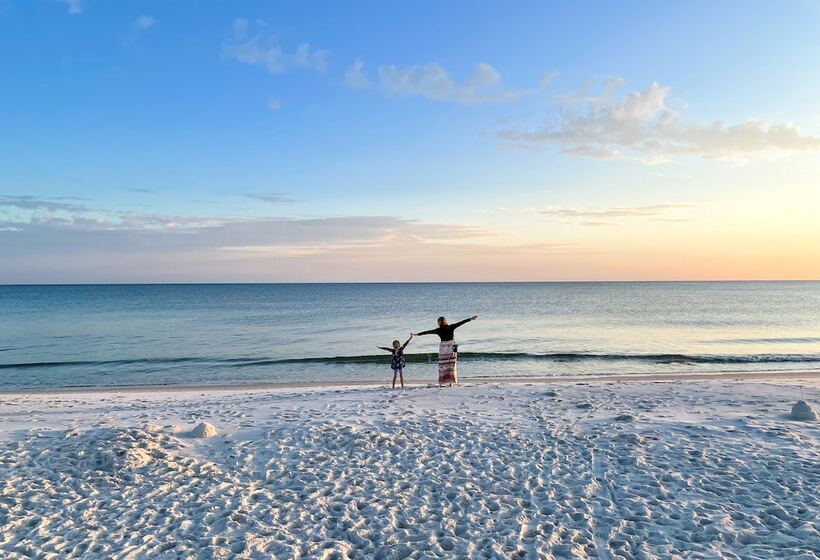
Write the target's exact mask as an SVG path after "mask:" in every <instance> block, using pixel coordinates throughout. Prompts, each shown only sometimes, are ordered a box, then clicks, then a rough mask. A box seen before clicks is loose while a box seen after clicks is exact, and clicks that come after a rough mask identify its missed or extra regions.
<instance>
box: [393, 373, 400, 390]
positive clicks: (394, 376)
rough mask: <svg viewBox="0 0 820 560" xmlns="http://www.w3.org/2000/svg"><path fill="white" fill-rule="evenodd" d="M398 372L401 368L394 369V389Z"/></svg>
mask: <svg viewBox="0 0 820 560" xmlns="http://www.w3.org/2000/svg"><path fill="white" fill-rule="evenodd" d="M398 373H399V370H396V369H394V370H393V388H394V389H395V388H396V374H398Z"/></svg>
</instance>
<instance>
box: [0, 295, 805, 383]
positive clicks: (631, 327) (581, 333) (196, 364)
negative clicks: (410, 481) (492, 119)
mask: <svg viewBox="0 0 820 560" xmlns="http://www.w3.org/2000/svg"><path fill="white" fill-rule="evenodd" d="M472 314H478V315H479V319H478V320H477V321H475V322H473V323H469V324H467V325H465V326H463V327H461V328H460V329H459V330H458V331H457V333H456V339H457V341H458V342H459V347H460V361H459V374H460V378H461V379H462V380H469V379H488V378H493V379H495V378H498V379H502V378H509V377H533V378H536V377H564V376H577V375H589V374H593V375H612V376H617V375H623V374H665V373H682V374H687V373H691V374H695V373H709V372H753V371H790V370H798V371H806V370H816V369H820V282H567V283H441V284H438V283H430V284H209V285H205V284H183V285H82V286H73V285H71V286H69V285H66V286H0V390H5V391H8V390H19V389H47V388H69V387H118V386H122V387H125V386H153V385H242V384H254V383H302V382H325V383H341V382H346V381H366V380H388V378H390V377H391V371H390V369H389V362H390V359H389V354H387V353H386V352H383V351H381V350H378V349H377V348H376V346H377V345H379V346H389V345H390V343H391V341H392V340H393V339H400V340H401V341H402V342H403V341H404V340H405V339H406V338H407V337H408V335H409V333H410V332H411V331H413V332H416V331H421V330H426V329H431V328H434V327H435V326H436V321H435V320H436V317H438V316H439V315H446V316H447V317H448V318H449V319H450V321H451V322H454V321H458V320H460V319H463V318H465V317H467V316H469V315H472ZM437 347H438V338H437V337H435V336H425V337H419V338H416V339H414V340H413V341H412V342H411V343H410V346H409V347H408V349H407V353H408V354H409V356H408V365H407V368H406V370H405V379H406V380H408V381H429V382H435V379H436V365H435V360H436V351H437Z"/></svg>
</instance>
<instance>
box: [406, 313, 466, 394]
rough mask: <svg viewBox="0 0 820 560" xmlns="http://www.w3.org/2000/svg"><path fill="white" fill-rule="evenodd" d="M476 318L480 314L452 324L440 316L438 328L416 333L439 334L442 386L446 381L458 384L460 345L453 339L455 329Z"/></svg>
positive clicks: (417, 334)
mask: <svg viewBox="0 0 820 560" xmlns="http://www.w3.org/2000/svg"><path fill="white" fill-rule="evenodd" d="M476 319H478V315H473V316H472V317H470V318H469V319H464V320H463V321H459V322H458V323H455V324H452V325H451V324H449V323H448V322H447V317H439V318H438V328H437V329H432V330H429V331H423V332H420V333H416V334H415V336H422V335H425V334H437V335H438V336H439V338H440V339H441V342H440V343H439V345H438V384H439V386H440V387H441V386H443V385H444V384H445V383H447V384H449V385H450V386H451V387H452V385H453V383H455V384H458V351H457V349H458V346H457V345H456V343H455V342H454V341H453V334H454V332H455V330H456V329H457V328H459V327H460V326H461V325H463V324H464V323H469V322H470V321H475V320H476Z"/></svg>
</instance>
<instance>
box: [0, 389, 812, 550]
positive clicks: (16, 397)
mask: <svg viewBox="0 0 820 560" xmlns="http://www.w3.org/2000/svg"><path fill="white" fill-rule="evenodd" d="M801 386H802V387H803V389H802V392H803V396H804V398H805V400H806V401H808V402H809V403H810V404H813V406H814V409H815V410H817V408H818V404H817V403H820V379H818V377H817V376H806V377H805V378H799V377H790V378H769V379H760V378H757V379H745V380H733V379H727V378H718V379H712V380H685V379H669V380H651V379H646V380H637V381H636V380H628V381H624V380H617V379H610V380H594V381H591V380H590V381H573V380H569V381H561V382H553V383H544V382H530V383H505V384H471V383H467V384H466V385H463V386H461V387H458V388H452V389H444V390H441V389H438V388H434V387H425V386H414V387H410V388H408V389H407V390H404V391H399V390H396V391H393V390H389V389H386V388H383V387H361V386H360V387H345V388H327V387H325V388H315V387H313V388H286V389H234V390H201V389H197V390H180V391H173V392H168V391H127V392H126V391H122V392H115V391H110V392H86V393H83V392H66V393H41V394H4V395H0V465H2V468H1V469H0V488H2V490H0V557H2V558H10V559H16V558H152V559H156V558H203V559H204V558H233V557H236V558H598V559H602V560H610V559H613V560H614V559H641V560H645V559H653V558H656V559H670V558H742V559H750V558H760V559H763V558H789V559H799V558H803V559H814V558H820V532H819V531H820V519H819V518H818V511H820V510H819V509H818V507H819V505H820V504H818V495H820V422H818V421H812V420H807V421H796V420H792V419H791V418H790V417H789V413H790V410H791V406H792V405H793V404H794V403H795V402H796V401H798V400H800V399H801V391H800V387H801ZM204 422H207V423H208V424H210V425H211V426H212V427H213V428H214V430H215V433H214V430H212V429H211V426H205V425H202V423H204Z"/></svg>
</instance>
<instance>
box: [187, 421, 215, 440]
mask: <svg viewBox="0 0 820 560" xmlns="http://www.w3.org/2000/svg"><path fill="white" fill-rule="evenodd" d="M218 433H219V432H217V431H216V428H215V427H214V425H213V424H210V423H208V422H202V423H201V424H199V425H198V426H197V427H196V428H194V429H193V430H191V431H190V433H189V435H190V436H191V437H195V438H212V437H214V436H216V435H217V434H218Z"/></svg>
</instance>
